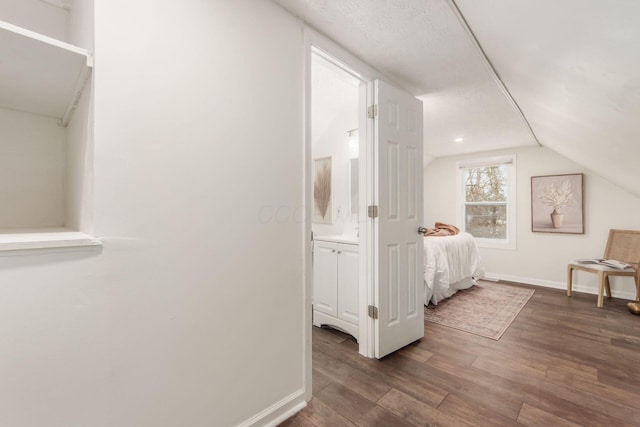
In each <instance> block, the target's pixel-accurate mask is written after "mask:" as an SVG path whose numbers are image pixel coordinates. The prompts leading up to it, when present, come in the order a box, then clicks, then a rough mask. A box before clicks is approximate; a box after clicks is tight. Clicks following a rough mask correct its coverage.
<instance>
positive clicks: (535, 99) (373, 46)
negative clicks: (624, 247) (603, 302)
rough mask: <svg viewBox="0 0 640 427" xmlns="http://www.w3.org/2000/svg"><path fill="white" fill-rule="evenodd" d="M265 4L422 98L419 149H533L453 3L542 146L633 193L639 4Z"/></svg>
mask: <svg viewBox="0 0 640 427" xmlns="http://www.w3.org/2000/svg"><path fill="white" fill-rule="evenodd" d="M274 1H275V2H276V3H279V4H280V5H282V6H283V7H284V8H286V9H288V10H289V11H290V12H291V13H293V14H294V15H297V16H299V17H301V18H302V19H303V20H305V21H306V22H307V23H308V24H309V25H310V26H311V27H314V28H316V29H317V30H318V31H320V32H321V33H323V34H325V35H326V36H328V37H329V38H331V39H333V40H334V41H336V42H337V43H339V44H341V45H342V46H344V47H345V48H346V49H348V50H350V51H351V52H353V53H354V54H355V55H357V56H359V57H360V58H362V59H363V60H364V61H366V62H368V63H369V64H370V65H372V66H373V67H375V68H377V69H379V70H380V71H382V72H383V73H385V74H387V75H388V76H390V77H391V78H393V79H394V80H396V81H397V82H398V83H400V84H402V85H403V86H404V87H405V88H407V89H409V90H410V91H411V92H412V93H413V94H414V95H416V96H418V97H419V98H420V99H422V100H423V102H424V113H425V115H424V135H425V155H426V157H440V156H446V155H452V154H462V153H469V152H476V151H486V150H493V149H499V148H507V147H515V146H523V145H535V141H534V139H533V137H532V135H531V134H530V133H529V131H528V129H527V127H526V125H525V123H524V122H523V121H522V120H521V119H520V117H519V116H518V114H517V113H516V111H515V110H514V109H513V108H512V106H511V105H510V103H509V102H508V101H507V99H506V97H505V96H504V94H503V93H502V92H501V90H500V88H499V87H498V85H497V84H496V82H495V81H494V80H493V78H492V75H491V74H490V73H489V71H488V70H487V69H486V68H485V66H484V64H483V61H482V59H481V56H480V55H479V53H478V51H477V50H476V49H475V47H474V45H473V43H472V41H471V39H470V38H469V36H468V34H467V33H466V31H465V29H464V28H463V25H462V24H461V22H459V21H458V20H457V19H456V16H455V14H454V12H453V9H452V8H451V7H450V2H452V1H455V4H457V6H458V8H459V10H460V12H461V14H462V16H464V19H465V20H466V22H467V23H468V25H469V27H470V28H471V30H472V31H473V33H474V34H475V36H476V38H477V40H478V42H479V44H480V46H481V47H482V49H483V50H484V52H485V53H486V55H487V57H488V59H489V60H490V61H491V64H492V65H493V67H494V68H495V70H496V71H497V73H498V75H499V76H500V79H501V80H502V82H503V83H504V85H505V86H506V88H507V89H508V90H509V92H510V93H511V95H512V96H513V98H514V99H515V101H516V102H517V103H518V105H519V106H520V108H521V110H522V112H523V114H524V116H525V117H526V118H527V120H528V121H529V123H530V125H531V128H532V129H533V131H534V132H535V133H536V136H537V137H538V140H539V141H540V142H541V143H542V145H543V146H546V147H548V148H550V149H552V150H555V151H557V152H558V153H560V154H562V155H564V156H566V157H568V158H570V159H573V160H574V161H576V162H577V163H579V164H581V165H583V166H585V167H586V168H588V169H591V170H593V171H595V172H597V173H598V174H600V175H602V176H603V177H605V178H608V179H609V180H611V181H612V182H614V183H617V184H618V185H620V186H621V187H623V188H625V189H627V190H628V191H630V192H631V193H632V194H635V195H636V196H640V185H638V183H639V182H640V167H638V166H637V159H638V157H639V156H640V144H639V141H640V120H639V118H640V25H638V23H637V21H638V17H639V16H640V1H636V0H609V1H606V2H605V1H595V0H589V1H584V0H563V1H561V2H559V1H556V0H519V1H513V0H483V1H478V0H379V1H370V0H340V1H337V0H335V1H326V0H274ZM460 137H462V138H464V142H462V143H459V144H456V143H454V142H453V140H454V139H455V138H460Z"/></svg>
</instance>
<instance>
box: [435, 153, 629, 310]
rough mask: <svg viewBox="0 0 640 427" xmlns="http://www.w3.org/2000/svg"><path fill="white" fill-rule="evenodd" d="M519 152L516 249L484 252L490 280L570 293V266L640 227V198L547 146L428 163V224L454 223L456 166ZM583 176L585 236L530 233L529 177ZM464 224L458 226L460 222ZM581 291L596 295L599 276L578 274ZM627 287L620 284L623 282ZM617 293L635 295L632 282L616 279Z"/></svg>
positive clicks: (457, 157) (627, 279)
mask: <svg viewBox="0 0 640 427" xmlns="http://www.w3.org/2000/svg"><path fill="white" fill-rule="evenodd" d="M507 153H515V154H516V156H517V250H515V251H511V250H500V249H487V248H481V249H480V252H481V254H482V257H483V260H484V262H485V266H486V271H487V276H493V277H498V278H503V279H506V280H515V281H521V282H525V283H531V284H538V285H544V286H551V287H559V288H563V289H566V266H567V262H569V261H570V260H572V259H575V258H587V257H595V256H602V254H603V252H604V247H605V244H606V241H607V236H608V232H609V229H610V228H622V229H640V216H638V214H637V212H639V211H640V199H639V198H637V197H636V196H634V195H632V194H629V193H628V192H626V191H625V190H623V189H622V188H620V187H618V186H616V185H615V184H612V183H611V182H609V181H607V180H605V179H603V178H601V177H600V176H598V175H595V174H593V173H592V172H590V171H588V170H586V169H584V168H582V167H580V166H579V165H577V164H576V163H574V162H572V161H571V160H569V159H567V158H566V157H563V156H561V155H559V154H557V153H555V152H553V151H551V150H548V149H546V148H538V147H534V148H520V149H514V150H504V151H497V152H490V153H479V154H476V155H469V156H456V157H444V158H439V159H436V160H434V161H432V162H430V163H429V164H427V165H426V167H425V170H424V172H425V173H424V180H425V222H426V224H427V225H428V226H430V225H432V224H433V223H434V222H435V221H443V222H447V223H451V224H456V221H457V216H456V214H457V209H458V208H457V206H458V205H457V202H456V193H457V191H456V190H457V189H456V173H457V168H456V162H457V161H459V160H461V159H468V158H474V157H479V158H481V157H488V156H493V155H499V154H507ZM564 173H584V174H585V175H584V216H585V218H584V220H585V234H583V235H577V234H553V233H533V232H532V231H531V177H532V176H538V175H555V174H564ZM456 225H460V224H456ZM574 280H575V283H576V284H577V285H576V289H577V290H581V291H586V292H591V293H594V292H596V290H597V282H596V277H595V275H591V274H588V273H577V275H576V276H575V277H574ZM621 281H622V282H623V283H620V282H621ZM612 287H613V291H614V294H615V295H618V296H624V297H631V296H634V294H635V292H634V287H633V281H632V279H629V278H616V279H615V280H614V281H613V286H612Z"/></svg>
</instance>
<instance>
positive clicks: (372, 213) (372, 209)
mask: <svg viewBox="0 0 640 427" xmlns="http://www.w3.org/2000/svg"><path fill="white" fill-rule="evenodd" d="M367 216H368V217H369V218H378V206H377V205H372V206H369V207H368V208H367Z"/></svg>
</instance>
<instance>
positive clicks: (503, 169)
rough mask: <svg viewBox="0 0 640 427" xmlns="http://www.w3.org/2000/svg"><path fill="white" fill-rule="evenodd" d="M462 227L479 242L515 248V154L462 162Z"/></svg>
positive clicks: (480, 244)
mask: <svg viewBox="0 0 640 427" xmlns="http://www.w3.org/2000/svg"><path fill="white" fill-rule="evenodd" d="M458 167H459V169H460V174H459V176H460V190H459V193H458V194H459V196H460V197H459V200H460V203H459V206H460V207H461V213H460V214H461V220H460V221H459V223H460V224H461V225H462V229H463V230H464V231H466V232H467V233H470V234H472V235H473V236H474V237H475V238H476V241H477V242H478V246H482V247H493V248H504V249H515V225H516V219H515V218H516V216H515V200H516V197H515V190H516V186H515V156H508V157H500V158H491V159H476V160H473V161H464V162H460V163H459V164H458Z"/></svg>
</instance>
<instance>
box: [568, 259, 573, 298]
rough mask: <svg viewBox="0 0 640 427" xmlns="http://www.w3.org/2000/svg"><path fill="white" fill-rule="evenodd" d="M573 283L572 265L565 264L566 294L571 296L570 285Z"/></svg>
mask: <svg viewBox="0 0 640 427" xmlns="http://www.w3.org/2000/svg"><path fill="white" fill-rule="evenodd" d="M572 285H573V267H572V266H571V265H568V266H567V296H568V297H570V296H571V287H572Z"/></svg>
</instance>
